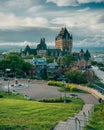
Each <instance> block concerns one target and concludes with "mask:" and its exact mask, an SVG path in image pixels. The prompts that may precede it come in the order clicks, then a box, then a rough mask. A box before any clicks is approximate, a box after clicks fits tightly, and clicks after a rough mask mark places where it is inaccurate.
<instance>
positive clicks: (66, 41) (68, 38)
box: [55, 27, 73, 53]
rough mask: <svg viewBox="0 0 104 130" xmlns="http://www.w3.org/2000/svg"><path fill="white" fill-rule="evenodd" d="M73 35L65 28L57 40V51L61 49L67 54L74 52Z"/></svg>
mask: <svg viewBox="0 0 104 130" xmlns="http://www.w3.org/2000/svg"><path fill="white" fill-rule="evenodd" d="M72 41H73V39H72V35H71V34H70V33H69V32H68V30H67V29H66V27H65V28H62V29H61V31H60V32H59V34H58V36H56V39H55V47H56V49H60V50H62V51H65V52H70V53H71V52H72Z"/></svg>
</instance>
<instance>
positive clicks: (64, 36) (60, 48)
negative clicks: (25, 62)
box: [21, 27, 91, 69]
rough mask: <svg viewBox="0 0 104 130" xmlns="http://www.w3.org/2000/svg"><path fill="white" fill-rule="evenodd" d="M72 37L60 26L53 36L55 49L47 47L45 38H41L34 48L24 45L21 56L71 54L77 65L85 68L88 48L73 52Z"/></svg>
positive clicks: (88, 58) (57, 56)
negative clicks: (54, 36) (57, 32)
mask: <svg viewBox="0 0 104 130" xmlns="http://www.w3.org/2000/svg"><path fill="white" fill-rule="evenodd" d="M72 46H73V37H72V34H70V33H69V32H68V30H67V28H66V27H65V28H62V29H61V31H60V32H59V34H58V35H57V36H56V38H55V49H49V48H48V47H47V45H46V43H45V38H41V40H40V43H39V44H38V45H37V47H36V49H32V48H30V46H29V45H27V46H26V48H25V49H24V51H21V55H22V56H26V55H41V56H43V57H45V56H53V57H55V58H59V57H61V56H64V55H65V54H72V55H73V56H74V57H75V58H76V60H77V66H78V67H79V68H80V69H82V68H87V67H89V66H90V57H91V56H90V53H89V51H88V50H86V52H84V51H83V49H81V51H80V52H73V53H72Z"/></svg>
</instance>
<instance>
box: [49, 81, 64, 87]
mask: <svg viewBox="0 0 104 130" xmlns="http://www.w3.org/2000/svg"><path fill="white" fill-rule="evenodd" d="M48 85H53V86H58V87H62V85H63V83H62V82H57V81H48Z"/></svg>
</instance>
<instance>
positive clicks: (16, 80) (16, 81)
mask: <svg viewBox="0 0 104 130" xmlns="http://www.w3.org/2000/svg"><path fill="white" fill-rule="evenodd" d="M15 84H16V87H17V84H18V79H17V78H15Z"/></svg>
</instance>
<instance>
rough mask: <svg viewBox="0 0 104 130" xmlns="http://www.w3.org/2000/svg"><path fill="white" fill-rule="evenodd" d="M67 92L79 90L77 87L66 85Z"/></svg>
mask: <svg viewBox="0 0 104 130" xmlns="http://www.w3.org/2000/svg"><path fill="white" fill-rule="evenodd" d="M66 90H69V91H71V92H72V91H76V90H77V88H76V86H74V85H73V84H67V85H66Z"/></svg>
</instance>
